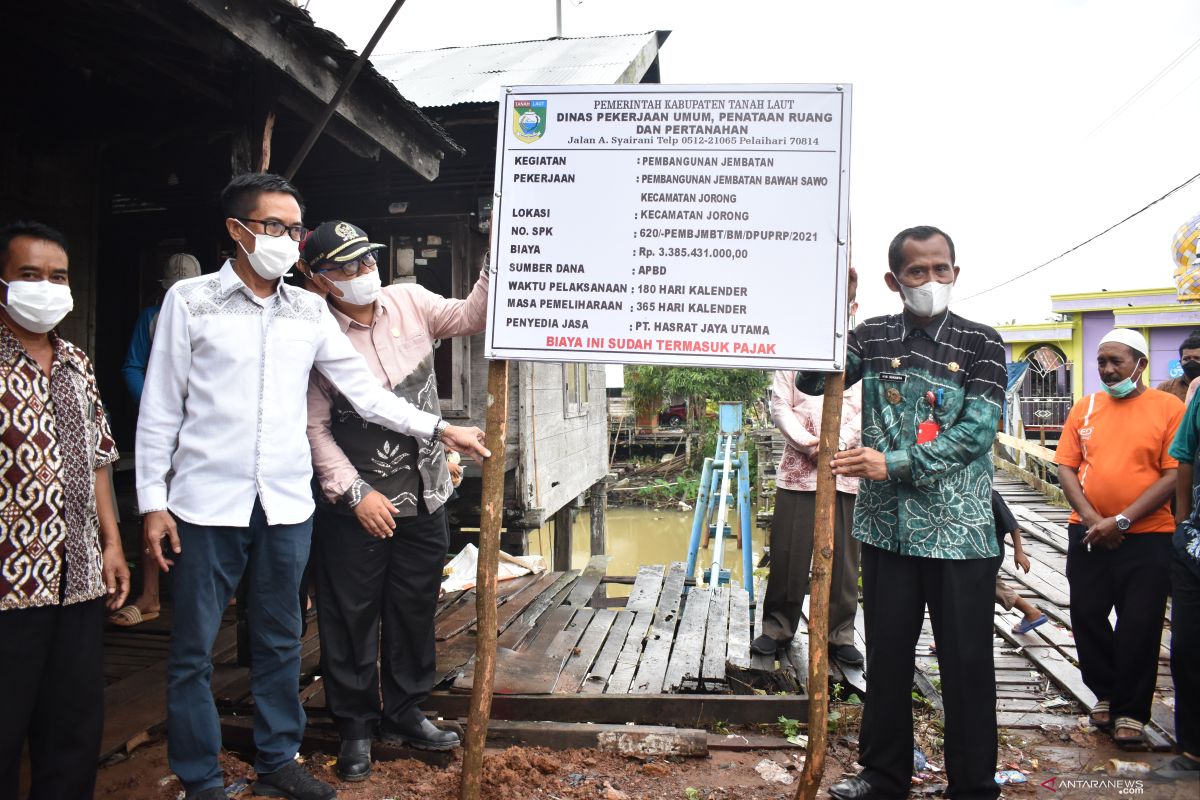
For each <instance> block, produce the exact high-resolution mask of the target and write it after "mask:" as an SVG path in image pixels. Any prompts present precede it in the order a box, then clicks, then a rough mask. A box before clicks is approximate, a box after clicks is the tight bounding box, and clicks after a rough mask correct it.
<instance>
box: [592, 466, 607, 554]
mask: <svg viewBox="0 0 1200 800" xmlns="http://www.w3.org/2000/svg"><path fill="white" fill-rule="evenodd" d="M590 494H591V496H592V504H591V511H592V513H591V518H590V521H591V536H592V548H591V549H592V552H591V554H592V555H594V556H598V555H601V554H603V553H604V552H605V551H606V549H607V542H606V541H605V540H606V526H607V521H606V517H607V515H608V478H607V477H604V478H601V479H600V480H598V481H596V482H595V483H593V484H592V489H591V492H590Z"/></svg>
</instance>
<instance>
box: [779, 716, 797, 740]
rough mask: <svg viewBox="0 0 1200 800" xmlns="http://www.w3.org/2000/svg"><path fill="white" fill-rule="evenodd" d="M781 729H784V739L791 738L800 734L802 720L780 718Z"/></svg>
mask: <svg viewBox="0 0 1200 800" xmlns="http://www.w3.org/2000/svg"><path fill="white" fill-rule="evenodd" d="M779 727H781V728H783V735H784V738H791V737H792V736H797V735H799V733H800V720H798V719H792V718H791V717H780V718H779Z"/></svg>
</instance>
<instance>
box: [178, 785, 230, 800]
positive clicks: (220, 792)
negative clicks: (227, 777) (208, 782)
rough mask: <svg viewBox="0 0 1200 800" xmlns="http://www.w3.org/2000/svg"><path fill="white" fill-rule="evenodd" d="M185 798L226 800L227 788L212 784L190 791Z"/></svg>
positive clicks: (191, 799) (193, 799) (192, 799)
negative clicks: (205, 787)
mask: <svg viewBox="0 0 1200 800" xmlns="http://www.w3.org/2000/svg"><path fill="white" fill-rule="evenodd" d="M184 800H225V789H224V788H222V787H220V786H210V787H208V788H207V789H201V790H199V791H196V792H188V793H187V794H185V795H184Z"/></svg>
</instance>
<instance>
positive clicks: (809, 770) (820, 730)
mask: <svg viewBox="0 0 1200 800" xmlns="http://www.w3.org/2000/svg"><path fill="white" fill-rule="evenodd" d="M845 386H846V376H845V374H844V373H841V372H836V373H832V374H829V375H826V376H825V398H824V403H823V404H822V406H821V440H820V443H819V444H818V445H817V497H816V505H817V514H816V521H815V524H814V526H813V560H812V583H811V584H810V585H809V592H810V595H809V618H808V637H809V642H808V756H807V758H805V760H804V772H803V774H802V775H801V776H800V785H799V786H798V787H796V800H813V798H815V797H816V796H817V790H818V789H819V788H820V787H821V776H822V775H824V773H825V748H826V744H827V738H828V737H827V733H826V722H827V720H828V718H829V585H830V582H831V581H832V576H833V573H832V567H833V557H834V552H833V526H834V524H835V522H836V514H837V485H836V484H835V483H834V478H833V466H832V463H831V461H832V458H833V454H834V453H836V452H837V449H838V433H839V431H840V430H841V425H842V393H843V391H845Z"/></svg>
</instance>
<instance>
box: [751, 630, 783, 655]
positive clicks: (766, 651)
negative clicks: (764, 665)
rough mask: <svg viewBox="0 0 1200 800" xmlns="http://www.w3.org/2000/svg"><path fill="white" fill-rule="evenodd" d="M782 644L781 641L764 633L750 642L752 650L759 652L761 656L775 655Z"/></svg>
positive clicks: (752, 651)
mask: <svg viewBox="0 0 1200 800" xmlns="http://www.w3.org/2000/svg"><path fill="white" fill-rule="evenodd" d="M781 646H782V644H781V643H780V642H777V641H775V640H774V639H772V638H771V637H770V636H767V635H766V634H765V633H764V634H763V635H762V636H759V637H758V638H757V639H755V640H754V641H753V642H751V643H750V652H751V653H757V654H758V655H760V656H773V655H775V653H776V651H777V650H779V648H780V647H781Z"/></svg>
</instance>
